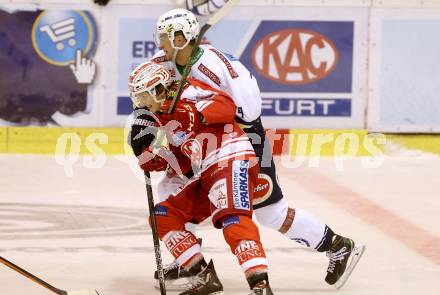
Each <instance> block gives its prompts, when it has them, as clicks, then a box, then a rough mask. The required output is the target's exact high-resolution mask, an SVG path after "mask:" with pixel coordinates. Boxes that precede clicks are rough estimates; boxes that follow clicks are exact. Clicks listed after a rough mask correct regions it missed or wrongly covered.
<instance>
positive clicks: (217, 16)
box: [167, 0, 238, 114]
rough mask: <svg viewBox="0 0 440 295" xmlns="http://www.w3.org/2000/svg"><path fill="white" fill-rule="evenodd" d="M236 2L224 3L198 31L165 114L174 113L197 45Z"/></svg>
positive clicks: (234, 0) (231, 0) (232, 0)
mask: <svg viewBox="0 0 440 295" xmlns="http://www.w3.org/2000/svg"><path fill="white" fill-rule="evenodd" d="M237 2H238V0H229V1H228V2H226V4H225V5H224V6H223V7H222V8H220V9H219V10H218V11H217V12H216V13H215V14H214V15H213V16H212V17H211V18H210V19H209V20H208V22H207V23H206V24H204V25H203V26H202V28H201V29H200V32H199V36H198V37H197V39H196V42H195V43H194V47H193V48H192V50H191V55H190V57H189V59H188V61H187V62H186V65H185V69H184V71H183V73H182V78H181V79H180V83H179V88H177V93H176V96H175V97H174V98H173V101H172V102H171V105H170V108H169V109H168V112H167V113H168V114H171V113H172V112H173V111H174V108H175V107H176V103H177V101H178V100H179V99H180V96H181V95H182V92H183V88H184V87H185V80H186V78H187V77H188V75H189V72H190V71H191V66H192V64H191V63H192V60H193V58H194V56H195V55H196V53H197V50H198V49H199V45H200V42H201V41H202V39H203V36H205V33H206V32H207V31H208V30H209V28H210V27H212V26H213V25H215V24H216V23H217V22H218V21H219V20H221V19H222V18H223V17H224V16H225V15H226V13H227V12H228V11H229V10H230V9H231V7H232V6H233V5H235V3H237Z"/></svg>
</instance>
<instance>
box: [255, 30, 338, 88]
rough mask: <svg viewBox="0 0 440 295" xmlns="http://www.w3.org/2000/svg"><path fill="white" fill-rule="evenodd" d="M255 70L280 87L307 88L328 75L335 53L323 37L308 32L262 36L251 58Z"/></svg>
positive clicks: (328, 40)
mask: <svg viewBox="0 0 440 295" xmlns="http://www.w3.org/2000/svg"><path fill="white" fill-rule="evenodd" d="M252 56H253V58H254V60H253V62H254V65H255V68H256V69H257V70H258V71H259V72H260V73H261V75H263V76H265V77H266V78H268V79H271V80H273V81H275V82H278V83H283V84H292V85H295V84H307V83H311V82H314V81H318V80H320V79H322V78H324V77H325V76H327V75H328V74H329V73H331V72H332V71H333V70H334V69H335V67H336V64H337V62H338V57H339V56H338V51H337V48H336V46H335V45H334V44H333V42H332V41H331V40H330V39H328V38H327V37H325V36H323V35H321V34H319V33H316V32H314V31H310V30H301V29H285V30H282V31H276V32H273V33H271V34H268V35H266V36H265V37H264V38H263V39H261V40H260V41H259V42H258V43H257V45H256V47H255V49H254V52H253V54H252Z"/></svg>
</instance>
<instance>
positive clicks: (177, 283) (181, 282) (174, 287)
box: [154, 278, 192, 291]
mask: <svg viewBox="0 0 440 295" xmlns="http://www.w3.org/2000/svg"><path fill="white" fill-rule="evenodd" d="M191 286H192V282H191V280H190V279H187V278H181V279H177V280H166V281H165V289H166V290H167V291H185V290H186V289H188V288H189V287H191ZM154 288H156V289H157V290H160V285H159V281H157V280H156V285H154Z"/></svg>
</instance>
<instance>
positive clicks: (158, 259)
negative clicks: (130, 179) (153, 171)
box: [144, 171, 166, 295]
mask: <svg viewBox="0 0 440 295" xmlns="http://www.w3.org/2000/svg"><path fill="white" fill-rule="evenodd" d="M144 175H145V186H146V188H147V198H148V210H149V211H150V222H151V231H152V233H153V244H154V255H155V256H156V266H157V275H158V278H159V287H160V294H161V295H166V289H165V277H164V275H163V265H162V254H161V252H160V244H159V234H158V233H157V223H156V214H155V213H154V199H153V190H152V189H151V177H150V172H148V171H144Z"/></svg>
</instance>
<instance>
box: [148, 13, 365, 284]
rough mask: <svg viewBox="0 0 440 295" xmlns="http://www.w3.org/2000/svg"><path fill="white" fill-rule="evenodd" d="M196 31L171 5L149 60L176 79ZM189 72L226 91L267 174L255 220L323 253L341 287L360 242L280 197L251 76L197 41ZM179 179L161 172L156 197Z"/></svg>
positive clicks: (171, 274)
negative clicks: (198, 45) (159, 64)
mask: <svg viewBox="0 0 440 295" xmlns="http://www.w3.org/2000/svg"><path fill="white" fill-rule="evenodd" d="M198 34H199V23H198V20H197V19H196V17H195V16H194V15H193V14H192V13H191V12H190V11H187V10H185V9H173V10H171V11H168V12H166V13H165V14H163V15H162V16H160V17H159V19H158V21H157V26H156V41H157V43H158V45H159V47H160V48H161V50H160V51H159V52H158V53H157V54H155V56H154V57H153V58H152V61H153V62H156V63H161V64H163V65H164V66H166V67H167V68H168V69H169V70H170V72H171V73H172V75H173V76H174V79H176V80H179V79H180V78H181V74H182V73H183V70H184V67H185V65H186V63H187V61H188V60H189V58H190V56H191V51H192V48H193V46H194V43H195V39H196V38H197V36H198ZM189 77H194V78H196V79H198V80H200V81H203V82H205V83H207V84H209V85H210V86H211V87H213V88H215V89H220V90H223V91H225V92H227V93H228V94H229V95H230V96H231V97H232V98H233V100H234V103H235V104H236V106H237V113H236V120H237V122H238V123H240V124H241V126H242V129H243V130H244V131H245V132H246V134H247V135H248V136H249V138H250V139H251V141H252V145H253V148H254V150H255V153H256V155H257V157H259V164H260V174H259V177H260V178H262V179H270V181H269V183H270V185H271V188H270V189H269V190H268V193H267V195H265V196H262V198H261V199H257V198H255V199H254V204H253V207H254V209H255V211H254V213H255V216H256V218H257V221H258V222H259V223H260V224H261V225H263V226H265V227H269V228H271V229H274V230H277V231H279V232H280V233H281V234H283V235H284V236H286V237H287V238H288V239H291V240H293V241H296V242H298V243H300V244H302V245H305V246H307V247H309V248H312V249H315V250H316V251H318V252H326V253H327V256H328V257H329V265H328V269H327V275H326V277H325V281H326V282H327V283H328V284H330V285H335V287H336V288H340V287H342V285H343V284H344V283H345V282H346V280H347V279H348V277H349V275H350V274H351V272H352V270H353V269H354V267H355V265H356V263H357V262H358V260H359V258H360V257H361V255H362V253H363V251H364V249H365V247H364V246H362V245H358V244H356V243H355V242H354V241H353V240H352V239H350V238H346V237H343V236H341V235H338V234H336V233H334V232H333V230H332V229H331V228H330V227H329V226H327V225H326V224H325V223H323V222H321V221H320V220H319V219H318V218H316V217H315V216H314V215H312V214H311V213H309V212H307V211H306V210H304V209H300V208H293V207H290V206H289V204H288V203H287V201H286V200H285V199H284V198H283V193H282V191H281V188H280V186H279V184H278V181H277V177H276V171H275V164H274V161H273V159H272V154H271V148H270V145H269V143H267V142H266V140H265V133H264V128H263V126H262V123H261V119H260V115H261V104H262V101H261V95H260V90H259V88H258V84H257V81H256V79H255V78H254V77H253V76H252V74H251V73H250V72H249V71H248V70H247V69H246V68H245V67H244V65H243V64H242V63H241V62H240V61H239V60H238V59H236V58H234V57H232V56H231V55H228V54H225V53H222V52H221V51H220V50H218V49H216V48H215V47H213V46H211V45H200V47H199V49H198V50H197V51H196V54H195V56H194V57H193V58H192V60H191V71H190V74H189ZM182 179H184V178H180V177H178V176H172V177H169V176H167V175H165V176H164V177H163V179H162V180H161V183H160V185H159V192H158V193H159V198H166V197H167V196H168V195H169V194H170V192H173V191H174V190H176V189H177V188H178V187H180V186H182V185H183V181H184V180H182ZM165 272H166V278H168V279H170V280H173V279H176V278H177V277H179V276H185V275H186V273H185V272H184V271H183V272H182V271H181V270H179V268H178V266H176V265H175V264H172V265H171V266H170V267H169V268H168V269H166V270H165Z"/></svg>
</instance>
